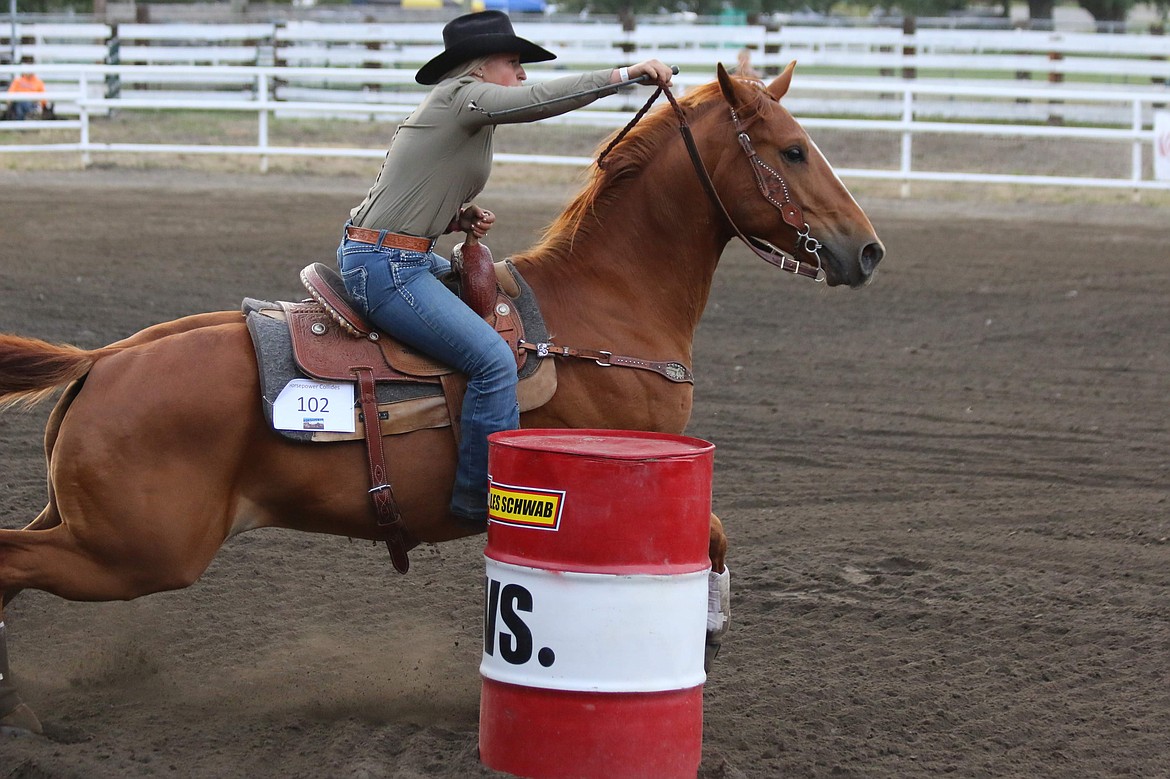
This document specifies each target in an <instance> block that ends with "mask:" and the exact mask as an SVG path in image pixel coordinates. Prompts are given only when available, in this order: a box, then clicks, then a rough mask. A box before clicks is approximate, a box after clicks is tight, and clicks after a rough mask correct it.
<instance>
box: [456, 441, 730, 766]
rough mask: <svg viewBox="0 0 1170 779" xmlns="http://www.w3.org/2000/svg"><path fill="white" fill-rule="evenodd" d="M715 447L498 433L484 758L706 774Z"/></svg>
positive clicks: (487, 596) (493, 453)
mask: <svg viewBox="0 0 1170 779" xmlns="http://www.w3.org/2000/svg"><path fill="white" fill-rule="evenodd" d="M714 449H715V447H714V446H713V445H712V444H710V443H708V442H706V441H702V440H700V439H697V438H688V437H684V436H675V435H663V434H656V433H643V432H633V431H624V430H515V431H509V432H505V433H497V434H494V435H492V436H491V438H490V448H489V471H490V473H491V487H490V494H489V508H488V517H489V524H488V540H487V548H486V551H485V553H484V556H485V559H486V567H487V574H486V578H485V592H484V645H483V656H482V657H483V659H482V662H481V664H480V674H481V676H482V677H483V687H482V693H481V697H480V715H479V751H480V760H481V761H482V762H483V763H484V765H486V766H488V767H489V768H493V769H495V770H498V771H505V772H507V773H511V774H514V775H516V776H522V777H528V778H530V779H560V778H562V777H563V778H565V779H567V778H568V777H574V778H576V779H591V778H593V777H597V778H598V779H600V778H601V777H605V779H622V778H623V777H629V778H631V779H632V778H633V777H655V778H656V779H671V778H672V777H694V776H695V775H696V774H697V773H698V769H699V761H700V759H701V756H702V737H703V683H704V681H705V680H706V675H705V674H704V671H703V655H704V637H705V632H706V627H707V593H708V572H709V571H710V567H711V562H710V558H709V556H708V536H709V517H710V513H711V473H712V468H713V464H714Z"/></svg>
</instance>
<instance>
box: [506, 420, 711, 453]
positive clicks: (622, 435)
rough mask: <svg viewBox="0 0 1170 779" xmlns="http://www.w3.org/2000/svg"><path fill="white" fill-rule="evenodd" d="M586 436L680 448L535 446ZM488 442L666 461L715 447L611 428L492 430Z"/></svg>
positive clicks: (675, 436) (692, 439) (536, 449)
mask: <svg viewBox="0 0 1170 779" xmlns="http://www.w3.org/2000/svg"><path fill="white" fill-rule="evenodd" d="M586 438H601V439H615V440H616V439H622V440H635V441H637V440H640V441H659V442H663V443H674V444H677V445H679V447H680V450H679V451H677V452H653V453H649V452H646V453H641V454H639V453H632V452H630V453H625V452H609V451H590V450H588V449H586V448H585V447H581V448H580V449H574V448H572V447H568V446H556V447H550V446H547V445H546V446H537V445H536V441H537V440H538V439H539V440H543V441H548V440H551V439H558V440H560V441H564V442H571V441H573V440H582V439H586ZM488 441H489V442H490V443H491V444H492V445H493V446H502V447H508V448H511V449H519V450H525V451H533V452H547V453H554V454H557V455H565V456H570V457H604V458H605V459H608V460H646V459H653V460H667V459H677V458H686V457H696V456H701V455H705V454H710V453H711V452H713V451H714V450H715V444H713V443H711V442H710V441H707V440H704V439H702V438H696V437H694V436H688V435H680V434H677V433H659V432H653V431H646V430H623V429H615V428H555V427H554V428H541V427H532V428H522V429H519V430H505V431H502V432H499V433H492V434H491V435H490V436H488ZM526 444H527V445H526ZM681 447H686V449H685V450H683V449H682V448H681Z"/></svg>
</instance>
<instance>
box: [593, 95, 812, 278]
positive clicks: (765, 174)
mask: <svg viewBox="0 0 1170 779" xmlns="http://www.w3.org/2000/svg"><path fill="white" fill-rule="evenodd" d="M661 94H665V95H666V99H667V100H669V101H670V105H671V107H672V108H673V109H674V113H675V116H677V117H678V125H679V127H678V129H679V132H680V133H681V134H682V138H683V143H684V144H685V145H686V147H687V153H688V155H690V158H691V164H692V165H694V167H695V173H697V174H698V176H699V183H701V184H702V185H703V189H704V190H705V191H706V193H707V196H708V197H709V198H710V199H711V202H712V203H714V204H715V207H716V208H717V209H718V211H719V212H720V213H721V214H723V218H724V219H725V220H726V221H727V224H728V225H730V226H731V229H732V230H734V231H735V234H736V235H737V236H738V237H739V239H740V240H741V241H743V242H744V243H745V244H746V245H747V247H748V248H749V249H751V250H752V252H754V253H755V254H756V256H758V257H759V258H761V259H762V260H764V261H766V262H769V263H771V264H772V265H775V266H776V267H778V268H780V269H781V270H785V271H788V272H789V273H795V274H796V275H798V276H804V277H805V278H810V279H814V280H815V281H818V282H821V281H824V280H825V272H824V269H823V268H822V267H821V255H820V248H821V242H820V241H818V240H817V239H816V238H813V237H812V235H811V229H810V228H809V226H808V222H806V221H805V219H804V211H803V210H801V208H800V206H799V205H797V204H796V203H794V202H793V201H792V197H791V195H790V193H789V191H788V182H786V181H785V180H784V177H783V176H782V175H780V172H779V171H777V170H776V169H775V168H773V167H772V166H770V165H769V164H768V163H766V162H764V161H763V160H762V159H761V158H760V155H759V154H758V153H757V152H756V150H755V147H754V146H753V145H752V139H751V136H750V135H748V132H747V128H746V127H745V126H744V125H743V123H742V122H741V121H740V119H739V114H738V113H737V112H736V110H735V106H732V105H730V104H729V105H728V108H729V109H730V111H731V121H732V122H733V124H734V125H735V134H736V139H737V140H738V141H739V145H740V148H741V149H743V153H744V155H745V156H746V157H747V160H748V164H749V165H750V166H751V169H752V176H753V177H754V178H755V180H756V187H757V188H758V189H759V190H760V194H761V195H763V196H764V199H765V200H767V201H768V202H769V203H771V204H772V206H774V207H775V208H776V210H777V211H779V212H780V218H781V219H783V220H784V223H785V224H787V225H788V226H790V227H791V228H792V229H793V230H795V231H796V239H795V241H794V242H793V251H792V255H791V256H789V255H787V254H784V253H782V252H781V251H779V250H777V249H776V248H775V247H773V246H772V245H770V244H768V243H767V242H765V241H762V240H760V239H758V238H753V237H752V236H749V235H745V234H744V232H743V231H742V230H740V229H739V226H738V225H737V224H736V223H735V220H733V219H732V218H731V214H730V213H728V211H727V207H726V206H724V205H723V200H722V199H721V198H720V197H719V192H718V191H717V190H716V189H715V183H714V182H713V181H712V180H711V174H710V173H708V172H707V166H706V165H704V164H703V158H702V155H700V154H699V148H698V146H697V145H696V143H695V136H694V134H693V133H692V132H691V127H690V123H689V122H688V121H687V117H686V114H685V113H684V112H683V110H682V107H681V106H679V104H678V101H677V100H675V97H674V95H673V94H672V93H671V91H670V90H669V89H666V88H664V87H659V88H658V89H657V90H655V92H654V94H653V95H651V97H650V99H649V100H648V101H646V105H644V106H643V107H642V109H641V110H640V111H638V113H637V114H635V115H634V118H633V119H632V120H630V123H629V124H627V125H626V126H625V127H624V128H623V129H622V131H621V132H619V133H618V134H617V135H616V136H614V139H613V140H612V141H611V142H610V144H609V145H608V146H606V147H605V150H604V151H602V152H601V154H600V155H598V158H597V166H598V167H599V168H604V161H605V157H606V155H608V154H609V152H610V150H611V149H613V147H614V146H616V145H617V144H618V142H619V141H621V140H622V138H624V137H625V135H626V133H628V132H629V131H630V130H631V129H632V128H633V126H634V125H635V124H637V123H638V120H640V119H641V118H642V117H643V116H644V115H645V114H646V111H647V110H649V108H650V106H651V105H652V104H653V103H654V101H655V100H657V99H658V96H659V95H661ZM802 251H803V252H805V253H806V254H808V255H810V256H812V257H813V259H815V260H816V263H815V264H813V263H808V262H804V261H802V260H799V259H797V256H798V255H799V254H800V253H801V252H802Z"/></svg>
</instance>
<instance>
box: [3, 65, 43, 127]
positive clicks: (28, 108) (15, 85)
mask: <svg viewBox="0 0 1170 779" xmlns="http://www.w3.org/2000/svg"><path fill="white" fill-rule="evenodd" d="M44 91H45V82H44V81H41V80H40V78H38V77H37V74H35V73H21V74H20V75H19V76H17V77H16V78H14V79H12V83H11V84H9V85H8V93H9V94H16V93H18V92H44ZM46 106H48V102H47V101H45V100H42V101H40V102H39V103H37V102H34V101H32V100H13V101H11V104H10V106H9V109H8V112H9V113H10V114H11V115H12V118H13V119H17V120H20V119H24V118H26V117H28V115H29V114H31V113H33V112H39V111H43V110H44V109H45V107H46Z"/></svg>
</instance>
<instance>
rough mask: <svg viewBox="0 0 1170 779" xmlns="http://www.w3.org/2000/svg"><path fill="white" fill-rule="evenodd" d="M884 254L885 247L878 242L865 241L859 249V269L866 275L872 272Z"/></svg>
mask: <svg viewBox="0 0 1170 779" xmlns="http://www.w3.org/2000/svg"><path fill="white" fill-rule="evenodd" d="M885 256H886V250H885V248H884V247H883V246H882V245H881V244H880V243H878V242H876V241H874V242H872V243H867V244H866V245H865V247H864V248H863V249H862V250H861V259H860V262H861V271H862V273H864V274H865V275H866V276H868V275H869V274H871V273H873V271H874V269H875V268H876V267H877V264H878V263H879V262H881V261H882V257H885Z"/></svg>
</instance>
